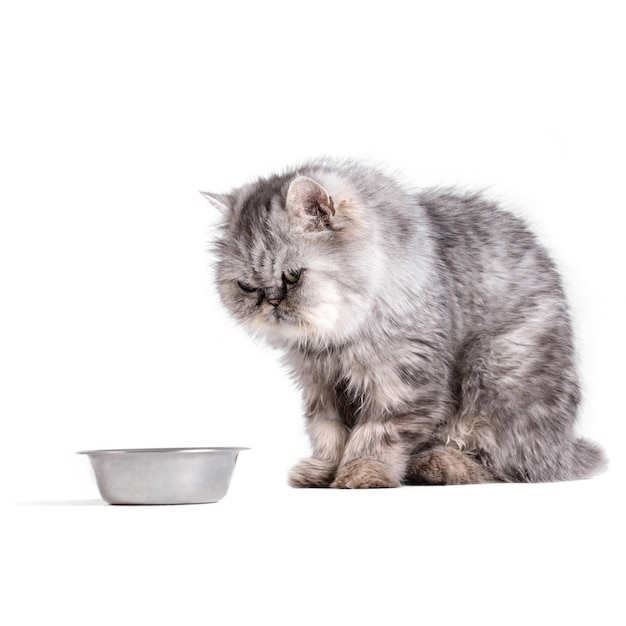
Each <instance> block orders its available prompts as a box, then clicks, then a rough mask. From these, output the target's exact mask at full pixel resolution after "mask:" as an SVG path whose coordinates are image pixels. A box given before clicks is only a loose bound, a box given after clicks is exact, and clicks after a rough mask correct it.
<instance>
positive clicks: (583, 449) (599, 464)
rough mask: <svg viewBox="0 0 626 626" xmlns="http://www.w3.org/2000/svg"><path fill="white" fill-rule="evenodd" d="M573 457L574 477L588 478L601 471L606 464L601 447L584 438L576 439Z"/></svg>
mask: <svg viewBox="0 0 626 626" xmlns="http://www.w3.org/2000/svg"><path fill="white" fill-rule="evenodd" d="M573 457H574V458H573V469H574V476H573V478H574V479H577V478H590V477H591V476H595V475H596V474H599V473H600V472H603V471H604V470H605V469H606V468H607V466H608V461H607V458H606V455H605V454H604V451H603V450H602V448H600V446H598V445H596V444H595V443H592V442H591V441H587V440H586V439H582V438H579V439H576V441H575V442H574V455H573Z"/></svg>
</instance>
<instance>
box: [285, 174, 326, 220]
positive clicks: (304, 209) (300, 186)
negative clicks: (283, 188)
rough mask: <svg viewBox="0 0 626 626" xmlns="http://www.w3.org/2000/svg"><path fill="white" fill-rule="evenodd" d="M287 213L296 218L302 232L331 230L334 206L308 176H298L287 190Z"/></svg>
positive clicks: (322, 188)
mask: <svg viewBox="0 0 626 626" xmlns="http://www.w3.org/2000/svg"><path fill="white" fill-rule="evenodd" d="M286 206H287V211H289V212H290V213H291V214H292V215H294V216H295V217H296V218H298V219H299V220H300V221H301V223H302V225H303V227H304V230H308V231H315V230H325V229H330V228H332V221H333V218H334V217H335V205H334V203H333V199H332V198H331V197H330V195H329V194H328V192H327V191H326V189H324V187H322V186H321V185H320V184H319V183H316V182H315V181H314V180H313V179H312V178H309V177H308V176H298V177H297V178H295V179H294V180H293V181H292V182H291V184H290V185H289V189H288V190H287V201H286Z"/></svg>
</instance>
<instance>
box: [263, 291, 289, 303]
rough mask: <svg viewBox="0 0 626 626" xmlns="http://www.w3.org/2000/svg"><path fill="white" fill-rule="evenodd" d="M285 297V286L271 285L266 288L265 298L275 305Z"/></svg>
mask: <svg viewBox="0 0 626 626" xmlns="http://www.w3.org/2000/svg"><path fill="white" fill-rule="evenodd" d="M284 297H285V288H284V287H269V288H268V289H266V290H265V299H266V300H267V301H268V302H269V303H270V304H271V305H272V306H273V307H277V306H278V305H279V304H280V303H281V302H282V300H283V298H284Z"/></svg>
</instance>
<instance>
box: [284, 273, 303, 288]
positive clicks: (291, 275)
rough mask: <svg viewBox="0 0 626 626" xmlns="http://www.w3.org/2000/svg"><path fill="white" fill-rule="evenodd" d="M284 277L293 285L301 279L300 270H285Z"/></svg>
mask: <svg viewBox="0 0 626 626" xmlns="http://www.w3.org/2000/svg"><path fill="white" fill-rule="evenodd" d="M283 278H284V279H285V280H286V281H287V282H288V283H291V284H292V285H293V284H294V283H297V282H298V281H299V280H300V270H287V271H285V272H283Z"/></svg>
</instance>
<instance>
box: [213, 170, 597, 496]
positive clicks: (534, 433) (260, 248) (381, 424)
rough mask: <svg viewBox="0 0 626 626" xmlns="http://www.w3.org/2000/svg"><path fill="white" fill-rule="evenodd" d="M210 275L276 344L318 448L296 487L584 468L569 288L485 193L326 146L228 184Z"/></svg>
mask: <svg viewBox="0 0 626 626" xmlns="http://www.w3.org/2000/svg"><path fill="white" fill-rule="evenodd" d="M204 195H205V196H206V197H207V198H208V199H209V200H210V201H211V202H212V203H213V204H215V205H217V206H218V208H219V209H220V210H221V211H222V213H223V215H224V219H223V223H222V226H221V230H220V234H219V238H218V240H217V241H216V244H215V251H216V254H217V285H218V290H219V294H220V296H221V299H222V301H223V303H224V305H225V306H226V307H227V309H228V311H229V312H230V313H231V314H232V316H233V317H234V318H235V319H237V320H238V321H239V322H241V323H242V324H243V325H244V326H245V327H246V328H247V329H248V330H249V331H250V332H251V333H253V334H254V335H258V336H262V337H264V338H266V339H267V340H268V341H269V342H270V343H271V344H272V345H274V346H277V347H280V348H282V349H283V350H284V360H285V363H286V364H287V366H288V368H289V371H290V372H291V374H292V375H293V377H294V379H295V380H296V382H297V384H298V385H299V387H300V388H301V390H302V392H303V397H304V404H305V409H306V428H307V431H308V435H309V437H310V440H311V445H312V448H313V454H312V456H311V458H308V459H305V460H303V461H301V462H300V463H298V464H297V465H296V466H295V467H294V468H293V469H292V471H291V473H290V477H289V482H290V484H291V485H292V486H294V487H337V488H357V489H358V488H371V487H397V486H399V485H401V484H438V485H441V484H463V483H482V482H492V481H507V482H513V481H515V482H527V481H528V482H536V481H555V480H568V479H577V478H585V477H588V476H590V475H592V474H593V473H594V472H597V471H599V470H600V469H602V467H603V465H604V457H603V454H602V452H601V450H600V449H599V448H598V447H596V446H595V445H594V444H592V443H589V442H588V441H586V440H584V439H580V438H578V437H577V436H576V434H575V432H574V425H575V420H576V412H577V408H578V405H579V402H580V391H579V384H578V375H577V372H576V363H575V357H574V349H573V344H572V329H571V324H570V318H569V313H568V307H567V303H566V301H565V298H564V294H563V289H562V286H561V282H560V279H559V276H558V273H557V271H556V269H555V266H554V263H553V262H552V261H551V260H550V258H549V256H548V254H547V253H546V251H545V250H544V248H543V247H542V246H541V245H539V243H538V242H537V240H536V239H535V237H534V236H533V235H532V234H531V233H530V232H529V231H528V229H527V228H526V226H525V225H524V224H523V223H522V222H521V221H520V220H519V219H518V218H516V217H514V216H513V215H511V214H509V213H507V212H505V211H503V210H501V209H499V208H498V207H496V206H494V205H493V204H492V203H491V202H489V201H487V200H486V199H484V198H483V197H481V196H480V195H478V194H462V193H457V192H454V191H450V190H430V191H425V192H421V193H415V192H414V191H410V190H407V189H405V188H403V186H402V185H400V184H399V183H398V182H397V181H396V180H395V179H393V178H392V177H390V176H388V175H386V174H384V173H383V172H381V171H378V170H377V169H375V168H372V167H370V166H367V165H364V164H361V163H357V162H352V161H345V162H336V161H332V160H318V161H313V162H310V163H307V164H305V165H303V166H301V167H298V168H297V169H292V170H289V171H287V172H285V173H283V174H279V175H274V176H270V177H268V178H261V179H259V180H258V181H256V182H254V183H252V184H248V185H245V186H243V187H241V188H239V189H236V190H234V191H232V192H231V193H229V194H224V195H220V194H210V193H206V194H204Z"/></svg>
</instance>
